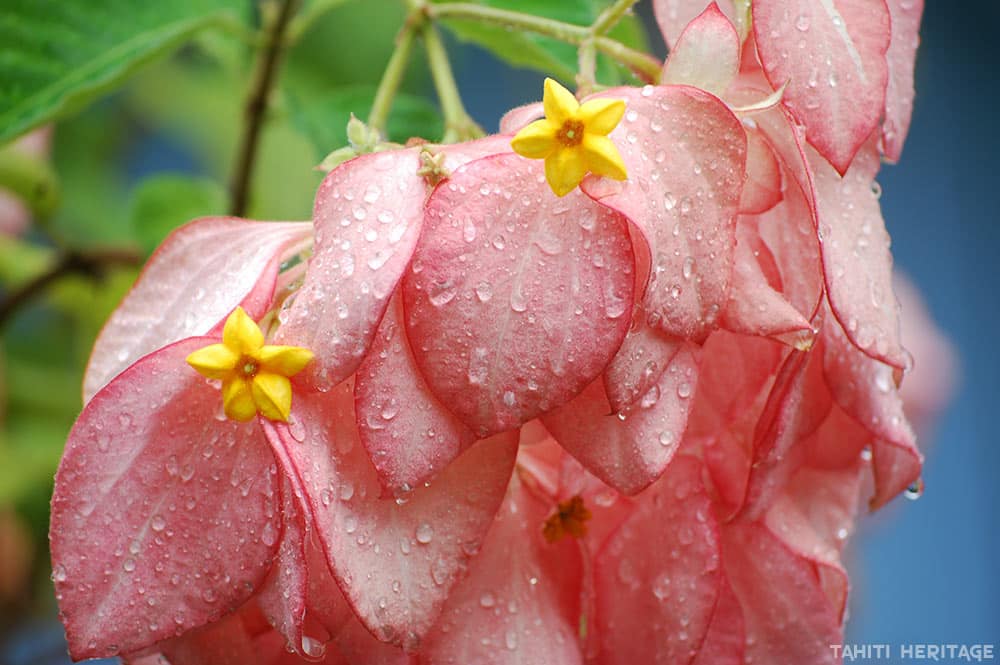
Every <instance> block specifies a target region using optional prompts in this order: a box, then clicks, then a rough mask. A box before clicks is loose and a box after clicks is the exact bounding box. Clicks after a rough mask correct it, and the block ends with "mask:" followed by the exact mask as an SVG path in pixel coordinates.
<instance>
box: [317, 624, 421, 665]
mask: <svg viewBox="0 0 1000 665" xmlns="http://www.w3.org/2000/svg"><path fill="white" fill-rule="evenodd" d="M327 652H328V653H329V654H330V656H328V657H327V658H328V659H329V658H330V657H331V656H333V657H334V663H341V662H342V663H343V665H417V663H418V662H420V663H423V662H424V661H423V660H421V659H418V657H417V656H414V655H411V654H408V653H406V652H405V651H403V650H402V649H401V648H399V647H398V646H394V645H392V644H387V643H385V642H379V641H378V640H377V639H376V638H375V636H374V635H372V634H371V633H370V632H368V630H367V629H366V628H365V626H364V624H362V623H361V622H360V621H358V620H357V619H356V618H353V617H352V618H351V620H350V621H349V622H347V624H346V625H345V626H344V629H343V630H341V631H340V632H339V633H337V638H336V640H335V641H334V643H333V644H330V645H329V646H328V647H327ZM336 655H339V656H340V657H341V658H342V659H343V660H339V659H336ZM324 662H325V661H324Z"/></svg>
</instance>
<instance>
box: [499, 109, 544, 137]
mask: <svg viewBox="0 0 1000 665" xmlns="http://www.w3.org/2000/svg"><path fill="white" fill-rule="evenodd" d="M544 115H545V110H544V109H543V108H542V103H541V102H532V103H531V104H525V105H524V106H518V107H516V108H512V109H511V110H509V111H507V112H506V113H504V114H503V117H502V118H500V133H501V134H514V133H516V132H517V131H518V130H519V129H521V128H522V127H526V126H527V125H528V124H529V123H531V122H533V121H535V120H538V119H539V118H541V117H543V116H544Z"/></svg>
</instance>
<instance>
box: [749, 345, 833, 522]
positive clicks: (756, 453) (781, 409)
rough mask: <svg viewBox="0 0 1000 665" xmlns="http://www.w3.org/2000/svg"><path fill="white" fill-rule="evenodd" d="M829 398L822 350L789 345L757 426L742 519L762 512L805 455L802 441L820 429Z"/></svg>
mask: <svg viewBox="0 0 1000 665" xmlns="http://www.w3.org/2000/svg"><path fill="white" fill-rule="evenodd" d="M831 404H832V400H831V398H830V392H829V390H827V387H826V385H825V383H824V376H823V356H822V355H821V352H820V351H818V350H816V351H790V352H789V354H788V356H787V357H786V358H785V360H784V362H783V363H782V365H781V368H780V369H779V370H778V374H777V376H776V377H775V381H774V386H773V387H772V388H771V393H770V395H768V400H767V403H766V404H765V405H764V410H763V411H762V412H761V415H760V418H759V419H758V421H757V425H756V428H755V432H754V446H753V464H752V465H751V467H750V477H749V480H748V483H747V496H746V502H745V505H744V506H743V509H742V515H743V517H744V518H745V519H755V518H756V517H759V516H760V515H762V514H763V513H764V512H765V511H766V510H767V508H768V507H769V506H770V505H771V504H772V503H773V502H774V497H775V496H776V495H777V494H778V493H780V491H781V490H782V488H783V487H784V486H785V485H786V484H787V482H788V479H789V478H790V477H791V476H792V475H793V474H794V473H795V471H796V470H797V469H798V468H799V466H801V465H802V463H803V462H804V461H805V459H806V456H807V452H808V449H807V447H806V446H805V445H804V442H805V440H806V439H807V437H809V436H810V435H811V434H812V433H813V432H815V431H816V430H817V429H819V427H820V425H821V424H822V423H823V421H824V420H825V418H826V415H827V413H828V412H829V411H830V407H831Z"/></svg>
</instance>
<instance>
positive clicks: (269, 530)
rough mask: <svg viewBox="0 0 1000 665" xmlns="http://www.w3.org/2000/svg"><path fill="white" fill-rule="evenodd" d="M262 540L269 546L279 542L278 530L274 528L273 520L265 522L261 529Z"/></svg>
mask: <svg viewBox="0 0 1000 665" xmlns="http://www.w3.org/2000/svg"><path fill="white" fill-rule="evenodd" d="M260 542H262V543H264V545H265V546H267V547H273V546H274V544H275V543H276V542H278V530H277V529H275V528H274V525H273V524H272V523H271V522H268V523H267V524H265V525H264V528H263V529H261V532H260Z"/></svg>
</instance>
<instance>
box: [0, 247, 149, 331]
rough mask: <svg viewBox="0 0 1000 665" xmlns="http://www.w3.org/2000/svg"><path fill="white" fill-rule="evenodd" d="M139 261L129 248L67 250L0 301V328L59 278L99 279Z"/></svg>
mask: <svg viewBox="0 0 1000 665" xmlns="http://www.w3.org/2000/svg"><path fill="white" fill-rule="evenodd" d="M142 261H143V257H142V255H141V254H140V253H139V252H137V251H135V250H132V249H97V250H82V249H76V250H68V251H66V252H65V253H64V254H62V256H61V257H60V258H59V260H58V261H56V262H55V263H54V264H53V265H52V267H51V268H49V269H48V270H46V271H45V272H43V273H42V274H40V275H38V276H37V277H35V278H34V279H31V280H29V281H28V282H26V283H25V284H23V285H22V286H21V287H19V288H18V289H16V290H15V291H12V292H11V293H9V294H8V295H7V297H5V298H4V299H3V300H0V327H2V326H3V325H4V324H6V323H7V321H8V320H10V318H11V317H12V316H13V314H14V313H15V312H16V311H17V310H18V309H20V308H21V307H22V306H23V305H26V304H27V303H28V302H29V301H31V300H33V299H35V298H37V297H38V296H40V295H42V294H43V293H44V292H45V291H46V290H47V289H48V288H49V287H51V286H52V285H53V284H55V283H56V282H58V281H59V280H60V279H62V278H63V277H68V276H70V275H83V276H86V277H90V278H92V279H99V278H101V277H102V276H103V275H104V273H105V272H106V271H107V270H108V269H109V268H113V267H136V266H140V265H142Z"/></svg>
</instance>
